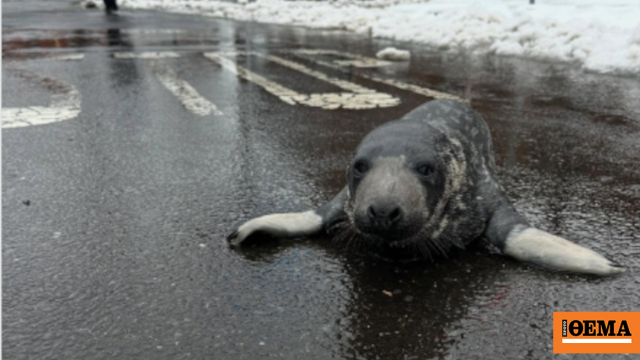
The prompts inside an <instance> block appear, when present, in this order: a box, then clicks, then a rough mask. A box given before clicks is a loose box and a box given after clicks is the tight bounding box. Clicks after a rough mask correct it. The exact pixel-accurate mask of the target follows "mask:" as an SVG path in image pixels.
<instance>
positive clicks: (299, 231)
mask: <svg viewBox="0 0 640 360" xmlns="http://www.w3.org/2000/svg"><path fill="white" fill-rule="evenodd" d="M346 191H347V190H346V188H345V189H343V190H342V191H341V192H340V193H339V194H338V195H336V196H335V197H334V198H333V200H331V201H330V202H328V203H327V204H325V205H323V206H321V207H319V208H318V209H316V210H309V211H304V212H298V213H282V214H269V215H264V216H260V217H257V218H255V219H251V220H249V221H247V222H245V223H244V224H242V225H240V227H238V228H237V229H236V230H234V231H233V232H232V233H231V234H230V235H229V236H227V241H228V242H229V244H230V245H231V246H239V245H240V244H242V242H243V241H244V240H246V239H247V238H248V237H249V236H250V235H252V234H254V233H256V232H263V233H267V234H269V235H271V236H275V237H277V238H295V237H302V236H311V235H315V234H318V233H320V232H322V231H323V230H325V229H326V226H327V225H328V224H330V223H331V222H332V221H333V220H334V219H335V218H336V217H339V216H340V215H341V213H342V203H343V202H344V197H345V194H346Z"/></svg>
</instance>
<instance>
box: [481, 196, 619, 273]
mask: <svg viewBox="0 0 640 360" xmlns="http://www.w3.org/2000/svg"><path fill="white" fill-rule="evenodd" d="M485 236H486V237H487V238H488V239H489V241H491V242H492V243H493V244H494V245H496V246H498V247H499V248H500V250H502V251H503V252H504V253H505V254H506V255H509V256H512V257H514V258H516V259H518V260H520V261H523V262H529V263H533V264H536V265H540V266H543V267H547V268H552V269H556V270H562V271H570V272H574V273H582V274H593V275H600V276H607V275H616V274H620V273H622V272H624V271H625V268H624V267H622V266H620V265H618V264H616V263H615V262H613V261H611V260H608V259H607V258H605V257H604V256H602V255H600V254H598V253H596V252H595V251H593V250H589V249H587V248H584V247H582V246H579V245H576V244H574V243H572V242H571V241H569V240H566V239H563V238H561V237H559V236H555V235H552V234H549V233H547V232H545V231H542V230H539V229H536V228H534V227H531V226H529V224H528V223H527V222H526V220H524V219H523V218H522V217H521V216H520V215H519V214H518V213H517V212H516V210H515V209H514V208H513V206H512V205H511V204H510V203H508V202H506V201H505V202H503V203H502V204H501V205H500V206H499V207H498V209H497V210H496V211H495V212H494V213H493V216H492V218H491V220H490V221H489V224H488V226H487V230H486V232H485Z"/></svg>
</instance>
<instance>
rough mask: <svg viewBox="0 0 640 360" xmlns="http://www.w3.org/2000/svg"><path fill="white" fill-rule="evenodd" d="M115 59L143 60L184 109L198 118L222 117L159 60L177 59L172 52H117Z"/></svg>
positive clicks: (212, 106)
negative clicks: (208, 116)
mask: <svg viewBox="0 0 640 360" xmlns="http://www.w3.org/2000/svg"><path fill="white" fill-rule="evenodd" d="M113 57H114V58H116V59H143V60H145V64H147V65H148V66H149V67H151V69H152V70H153V73H154V74H155V75H156V77H157V78H158V80H160V82H161V83H162V85H164V87H165V88H167V90H169V91H170V92H171V93H172V94H173V95H175V96H176V97H177V98H178V100H180V102H181V103H182V105H184V107H185V108H186V109H187V110H189V111H191V112H192V113H194V114H196V115H199V116H207V115H222V112H221V111H220V110H218V107H216V106H215V105H214V104H213V103H212V102H211V101H209V100H207V99H205V98H204V97H203V96H202V95H200V94H199V93H198V91H197V90H196V89H194V88H193V86H191V85H189V83H187V82H186V81H184V80H183V79H181V78H180V77H179V76H178V74H176V72H175V71H173V69H171V68H170V67H169V66H168V65H167V64H166V63H165V62H163V61H162V60H161V59H167V58H177V57H180V55H179V54H177V53H175V52H173V51H145V52H141V53H132V52H117V53H114V54H113Z"/></svg>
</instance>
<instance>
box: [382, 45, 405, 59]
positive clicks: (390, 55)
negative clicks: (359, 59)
mask: <svg viewBox="0 0 640 360" xmlns="http://www.w3.org/2000/svg"><path fill="white" fill-rule="evenodd" d="M376 57H377V58H378V59H382V60H392V61H407V60H409V58H411V53H410V52H409V51H408V50H400V49H396V48H394V47H388V48H384V49H383V50H380V51H378V52H377V53H376Z"/></svg>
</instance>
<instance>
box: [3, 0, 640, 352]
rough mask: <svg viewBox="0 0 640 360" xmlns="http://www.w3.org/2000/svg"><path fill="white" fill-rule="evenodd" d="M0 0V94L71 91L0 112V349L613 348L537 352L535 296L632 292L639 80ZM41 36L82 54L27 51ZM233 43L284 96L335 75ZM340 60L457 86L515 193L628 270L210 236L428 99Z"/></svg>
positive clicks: (47, 48) (298, 198) (322, 176)
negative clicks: (357, 251)
mask: <svg viewBox="0 0 640 360" xmlns="http://www.w3.org/2000/svg"><path fill="white" fill-rule="evenodd" d="M2 6H3V19H2V20H3V34H2V38H3V60H4V61H3V66H2V80H3V86H2V97H3V104H2V106H3V107H4V108H7V107H27V106H35V105H40V106H46V105H47V104H48V103H49V101H50V98H51V97H52V96H53V95H55V94H56V92H57V91H60V88H59V87H56V86H47V84H49V85H51V81H49V82H48V81H47V80H46V79H57V80H59V81H63V82H65V83H67V84H71V85H73V86H75V87H76V88H77V89H78V91H79V92H80V94H81V96H82V100H81V112H80V114H79V115H78V117H77V118H75V119H69V120H65V121H60V122H56V123H52V124H47V125H37V126H27V127H20V128H15V129H3V131H2V165H3V166H2V178H3V184H2V200H3V202H2V210H3V212H2V214H3V219H2V230H3V244H2V259H3V264H2V280H3V289H2V294H3V314H2V321H3V335H2V336H3V343H2V347H3V349H2V350H3V355H4V356H5V357H6V358H7V359H114V358H115V359H140V358H148V359H151V358H153V359H183V358H193V359H203V358H209V359H256V358H284V359H428V358H436V359H547V358H562V359H564V358H577V359H583V358H589V359H592V358H593V359H600V358H603V359H609V358H620V359H626V358H631V357H632V356H629V355H556V356H554V355H553V354H552V316H553V312H554V311H638V310H640V296H639V291H640V277H639V275H638V272H639V271H640V167H639V165H638V164H640V140H639V139H640V100H639V99H640V79H638V78H623V77H612V76H603V75H597V74H588V73H584V72H582V71H580V70H579V69H578V68H576V67H575V66H572V65H570V64H569V65H567V64H557V63H544V62H533V61H525V60H518V59H509V58H498V57H492V56H472V55H469V54H465V53H460V52H453V51H444V50H440V51H435V50H430V49H427V48H424V47H422V46H419V45H412V44H401V45H402V46H403V47H405V48H408V49H410V50H411V51H412V59H411V62H410V63H397V64H393V65H391V66H387V67H383V68H372V69H362V68H360V69H358V68H350V70H348V71H346V72H339V71H337V70H335V69H331V68H328V67H323V66H321V65H318V64H314V63H311V62H309V61H305V60H300V59H295V58H293V57H291V56H290V54H287V53H286V52H285V50H294V49H332V50H339V51H344V52H349V53H353V54H359V55H364V56H373V55H374V54H375V52H376V51H377V50H379V49H381V48H383V47H385V46H388V45H398V44H393V43H391V42H389V41H383V40H372V39H370V38H368V37H366V36H361V35H354V34H349V33H344V32H340V31H319V30H308V29H302V28H290V27H283V26H270V25H263V24H252V23H243V22H235V21H229V20H222V19H215V18H205V17H197V16H187V15H176V14H165V13H161V12H155V11H130V10H126V9H125V10H122V11H120V14H119V15H118V16H110V17H107V16H105V15H104V14H103V13H102V12H101V11H99V10H84V9H81V8H79V7H78V6H77V5H74V4H71V3H63V2H31V1H28V2H4V3H3V5H2ZM154 29H155V30H154ZM123 51H124V52H134V53H139V52H143V51H173V52H176V53H178V54H180V57H179V58H168V59H164V60H162V61H164V62H165V64H166V65H168V66H169V67H170V68H171V69H173V70H174V71H175V72H176V73H177V74H178V75H179V76H180V77H181V78H182V79H184V80H185V81H186V82H187V83H189V84H190V85H191V86H192V87H193V88H194V89H196V90H197V92H198V93H199V94H201V95H202V97H204V98H206V99H208V100H209V101H211V102H212V103H214V104H215V105H216V106H217V107H218V109H219V110H220V111H221V112H222V113H223V115H221V116H216V115H207V116H199V115H197V114H194V113H193V112H190V111H188V110H187V109H186V108H185V107H184V106H183V105H182V103H181V102H180V101H179V100H178V98H177V97H176V96H174V95H173V94H172V93H171V92H169V91H168V90H167V88H165V87H164V86H163V85H162V84H161V82H160V81H159V80H158V78H157V77H156V75H154V73H153V72H152V67H150V66H149V63H148V62H146V60H142V59H115V58H114V57H113V56H112V54H113V53H114V52H123ZM203 51H253V52H258V53H262V54H276V55H278V56H281V57H283V58H287V59H290V60H293V61H296V62H299V63H303V64H305V65H306V66H308V67H309V68H312V69H315V70H318V71H321V72H323V73H326V74H329V75H331V76H334V77H337V78H340V79H344V80H348V81H352V82H354V83H356V84H360V85H362V86H366V87H368V88H371V89H375V90H377V91H379V92H383V93H387V94H391V95H393V96H396V97H398V98H399V99H400V101H401V103H400V104H399V105H398V106H394V107H389V108H382V109H368V110H344V109H338V110H325V109H321V108H315V107H309V106H304V105H300V104H297V105H291V104H288V103H286V102H283V101H281V100H280V99H278V98H277V97H276V96H274V95H273V94H270V93H268V92H267V91H265V90H264V89H263V88H261V87H259V86H257V85H256V84H254V83H252V82H250V81H247V80H244V79H240V78H239V77H238V76H236V75H235V74H233V73H231V72H229V71H227V70H225V69H223V68H221V67H220V66H219V65H218V64H216V63H214V62H212V61H210V60H208V59H206V58H205V57H204V56H202V52H203ZM61 54H84V59H83V60H79V61H58V60H52V59H51V56H53V55H61ZM238 63H239V64H242V66H244V67H245V68H247V69H250V70H251V71H253V72H255V73H258V74H261V75H263V76H265V77H266V78H268V79H270V80H273V81H276V82H278V83H281V84H283V85H286V86H287V87H289V88H291V89H294V90H296V91H299V92H332V91H336V89H337V88H336V87H335V86H334V85H331V84H327V83H325V82H322V81H320V80H317V79H314V78H310V77H309V76H308V75H305V74H302V73H299V72H296V71H294V70H291V69H289V68H285V67H282V66H279V65H277V64H274V63H272V62H269V61H266V60H264V59H263V58H259V57H245V58H241V59H239V60H238ZM359 74H370V75H371V74H374V75H377V76H381V77H385V78H389V79H395V80H398V81H402V82H406V83H411V84H416V85H419V86H423V87H428V88H430V89H434V90H438V91H442V92H446V93H449V94H453V95H457V96H459V97H462V98H464V99H466V100H468V101H469V102H470V104H471V105H472V106H473V108H474V109H476V110H477V111H478V112H479V113H481V114H482V115H483V116H484V118H485V119H486V121H487V123H488V125H489V127H490V129H491V131H492V135H493V139H494V142H495V150H496V160H497V163H498V165H499V168H500V179H501V181H502V184H503V185H504V187H505V188H506V190H507V192H508V194H509V196H510V197H511V198H512V199H513V201H514V202H515V204H516V206H517V208H518V209H519V210H520V211H521V212H522V213H523V214H524V215H525V216H526V217H527V218H528V219H529V220H530V221H531V222H532V223H533V224H534V225H536V226H538V227H540V228H542V229H544V230H547V231H550V232H553V233H555V234H559V235H561V236H564V237H566V238H568V239H572V240H574V241H576V242H577V243H579V244H581V245H584V246H587V247H590V248H593V249H596V250H597V251H599V252H601V253H603V254H605V255H607V256H608V257H610V258H612V259H614V260H616V261H618V262H620V263H622V264H623V265H625V266H627V267H628V269H629V271H628V272H627V273H625V274H623V275H621V276H618V277H615V278H604V279H601V278H593V277H584V276H574V275H567V274H561V273H555V272H549V271H544V270H541V269H538V268H534V267H531V266H528V265H525V264H520V263H517V262H515V261H513V260H511V259H508V258H506V257H503V256H501V255H499V254H498V253H497V251H495V250H494V249H490V248H487V247H486V246H483V245H482V244H480V245H478V246H477V247H475V248H471V249H468V251H465V252H459V253H457V254H454V255H453V256H451V257H450V258H449V259H440V260H438V261H437V262H436V263H435V264H428V263H411V264H399V263H386V262H379V261H374V260H371V259H366V258H362V257H359V256H354V255H350V254H347V253H345V251H344V250H343V249H342V248H340V247H338V246H336V245H334V244H332V243H331V242H330V240H329V239H328V238H326V237H320V238H314V239H301V240H296V241H279V242H274V241H264V242H263V243H258V244H253V245H251V246H249V247H246V248H242V249H240V250H237V251H236V250H231V249H229V248H228V247H227V246H226V244H225V243H224V237H225V235H226V234H227V233H228V232H229V231H230V230H231V229H232V228H233V226H234V225H237V224H238V223H240V222H242V221H244V220H247V219H249V218H251V217H253V216H257V215H261V214H265V213H270V212H281V211H295V210H303V209H308V208H313V207H315V206H318V205H320V204H322V203H323V202H325V201H327V200H329V199H331V198H332V196H333V195H334V194H335V193H337V192H338V191H339V190H340V189H341V188H342V186H343V185H344V183H345V179H344V178H345V176H344V169H345V167H346V164H347V162H348V160H349V158H350V155H351V153H352V151H353V149H354V148H355V146H356V145H357V144H358V143H359V141H360V139H361V138H362V137H363V136H364V135H365V134H366V133H367V132H368V131H369V130H371V129H373V128H374V127H376V126H377V125H380V124H382V123H384V122H386V121H389V120H392V119H396V118H399V117H400V116H401V115H403V114H404V113H406V112H408V111H409V110H411V109H413V108H414V107H416V106H418V105H420V104H421V103H423V102H424V101H426V100H429V97H426V96H424V95H419V94H416V93H413V92H410V91H405V90H402V89H398V88H396V87H392V86H388V85H384V84H380V83H376V82H373V81H370V80H367V79H365V78H363V77H361V76H360V75H359ZM43 78H44V79H45V80H37V79H43ZM34 79H36V80H34ZM383 291H384V292H383ZM385 292H386V293H385ZM389 293H391V295H392V296H389V295H388V294H389Z"/></svg>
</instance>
